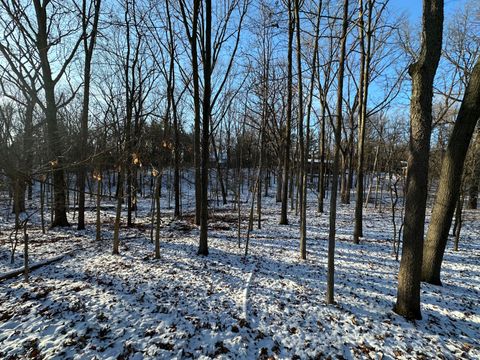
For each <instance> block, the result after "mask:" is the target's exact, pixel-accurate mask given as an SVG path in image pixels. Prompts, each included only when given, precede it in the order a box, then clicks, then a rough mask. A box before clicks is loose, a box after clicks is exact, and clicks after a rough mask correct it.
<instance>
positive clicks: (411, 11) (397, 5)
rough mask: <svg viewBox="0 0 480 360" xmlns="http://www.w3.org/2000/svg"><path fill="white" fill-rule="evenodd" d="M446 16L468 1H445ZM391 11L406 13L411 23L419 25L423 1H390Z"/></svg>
mask: <svg viewBox="0 0 480 360" xmlns="http://www.w3.org/2000/svg"><path fill="white" fill-rule="evenodd" d="M444 1H445V15H448V14H449V13H450V12H451V11H452V10H454V9H457V8H458V7H460V6H464V4H465V3H466V2H467V0H444ZM390 9H391V10H392V11H395V12H397V11H398V14H401V13H403V12H404V13H405V14H406V15H408V16H409V18H410V21H411V22H413V23H419V22H420V19H421V14H422V0H390Z"/></svg>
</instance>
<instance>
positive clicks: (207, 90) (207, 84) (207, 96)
mask: <svg viewBox="0 0 480 360" xmlns="http://www.w3.org/2000/svg"><path fill="white" fill-rule="evenodd" d="M211 35H212V0H205V37H204V41H205V44H204V49H205V50H204V54H203V55H204V56H203V84H204V86H203V117H202V164H201V165H202V174H201V175H202V178H201V184H202V197H201V209H200V210H201V211H200V243H199V246H198V254H199V255H208V161H209V155H210V151H209V149H210V147H209V144H210V141H209V140H210V131H209V128H210V112H211V109H210V106H211V103H210V101H211V92H212V88H211V75H212V39H211Z"/></svg>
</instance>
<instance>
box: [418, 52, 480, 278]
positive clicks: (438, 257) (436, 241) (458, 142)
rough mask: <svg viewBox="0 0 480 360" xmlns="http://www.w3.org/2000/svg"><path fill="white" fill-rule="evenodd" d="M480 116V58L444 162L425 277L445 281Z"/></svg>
mask: <svg viewBox="0 0 480 360" xmlns="http://www.w3.org/2000/svg"><path fill="white" fill-rule="evenodd" d="M479 117H480V60H478V61H477V63H476V65H475V67H474V68H473V72H472V75H471V79H470V81H469V83H468V86H467V88H466V90H465V95H464V97H463V100H462V104H461V106H460V110H459V112H458V115H457V119H456V121H455V125H454V126H453V131H452V134H451V135H450V139H449V141H448V145H447V151H446V153H445V157H444V159H443V163H442V170H441V174H440V182H439V185H438V190H437V195H436V198H435V203H434V205H433V210H432V217H431V220H430V225H429V227H428V231H427V237H426V239H425V244H424V246H423V263H422V280H423V281H425V282H428V283H430V284H434V285H441V280H440V270H441V266H442V260H443V255H444V253H445V247H446V245H447V240H448V231H449V229H450V226H451V224H452V217H453V213H454V211H455V203H456V201H457V199H458V198H459V192H460V187H461V181H462V174H463V165H464V163H465V158H466V156H467V151H468V147H469V144H470V140H471V139H472V136H473V132H474V131H475V126H476V124H477V121H478V119H479Z"/></svg>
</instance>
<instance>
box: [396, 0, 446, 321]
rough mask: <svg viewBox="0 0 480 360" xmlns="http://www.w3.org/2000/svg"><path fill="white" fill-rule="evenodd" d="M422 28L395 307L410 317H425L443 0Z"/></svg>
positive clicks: (436, 1)
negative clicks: (426, 235) (428, 210)
mask: <svg viewBox="0 0 480 360" xmlns="http://www.w3.org/2000/svg"><path fill="white" fill-rule="evenodd" d="M422 28H423V32H422V43H421V50H420V55H419V58H418V60H417V61H416V62H415V63H413V64H412V65H410V68H409V74H410V76H411V77H412V96H411V100H410V144H409V157H408V165H407V186H406V188H407V189H406V194H405V225H404V231H403V247H402V259H401V262H400V270H399V273H398V290H397V302H396V305H395V308H394V311H395V312H396V313H398V314H399V315H402V316H404V317H405V318H407V319H421V318H422V315H421V312H420V277H421V269H422V252H423V234H424V225H425V209H426V201H427V191H428V186H427V185H428V159H429V153H430V135H431V131H432V97H433V80H434V77H435V73H436V70H437V67H438V62H439V60H440V54H441V50H442V29H443V0H424V2H423V24H422Z"/></svg>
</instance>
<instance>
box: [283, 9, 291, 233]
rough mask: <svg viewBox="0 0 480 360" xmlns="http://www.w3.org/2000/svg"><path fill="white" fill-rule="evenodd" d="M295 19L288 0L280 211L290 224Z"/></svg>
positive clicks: (285, 223)
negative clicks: (289, 189)
mask: <svg viewBox="0 0 480 360" xmlns="http://www.w3.org/2000/svg"><path fill="white" fill-rule="evenodd" d="M294 29H295V21H294V17H293V14H292V2H291V0H288V50H287V120H286V125H285V135H284V141H285V145H284V153H283V156H284V158H283V178H282V207H281V213H280V225H288V216H287V213H288V185H289V179H288V178H289V170H290V147H291V137H290V136H291V134H290V133H291V131H292V130H291V126H292V53H293V49H292V48H293V32H294Z"/></svg>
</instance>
